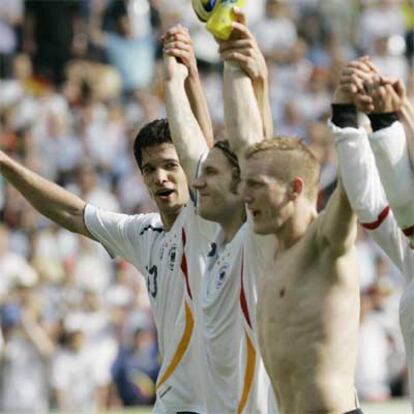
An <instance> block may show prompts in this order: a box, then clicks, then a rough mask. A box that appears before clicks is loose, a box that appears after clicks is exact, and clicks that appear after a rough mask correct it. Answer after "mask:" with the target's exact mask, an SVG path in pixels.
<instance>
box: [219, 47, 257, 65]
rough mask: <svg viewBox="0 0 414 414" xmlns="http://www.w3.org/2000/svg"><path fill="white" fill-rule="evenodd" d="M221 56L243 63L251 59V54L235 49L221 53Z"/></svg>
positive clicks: (223, 58) (224, 58)
mask: <svg viewBox="0 0 414 414" xmlns="http://www.w3.org/2000/svg"><path fill="white" fill-rule="evenodd" d="M220 57H221V59H222V60H231V61H237V62H239V63H242V64H246V63H247V62H248V61H249V59H250V56H247V55H246V54H244V53H241V52H237V51H235V50H229V51H227V52H224V53H221V54H220Z"/></svg>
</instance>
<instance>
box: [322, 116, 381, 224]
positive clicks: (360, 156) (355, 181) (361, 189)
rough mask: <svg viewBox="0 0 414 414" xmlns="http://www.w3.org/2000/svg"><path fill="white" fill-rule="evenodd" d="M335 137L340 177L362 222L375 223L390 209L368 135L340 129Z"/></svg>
mask: <svg viewBox="0 0 414 414" xmlns="http://www.w3.org/2000/svg"><path fill="white" fill-rule="evenodd" d="M330 127H331V130H332V132H333V133H334V137H335V146H336V152H337V157H338V168H339V174H340V176H341V179H342V183H343V186H344V188H345V191H346V193H347V195H348V199H349V202H350V203H351V206H352V209H353V210H354V211H355V213H356V214H357V216H358V219H359V221H360V222H361V223H363V224H364V223H373V222H375V221H376V220H377V219H378V217H379V216H380V215H381V214H382V212H383V211H384V209H386V208H387V207H388V201H387V198H386V196H385V192H384V189H383V187H382V184H381V181H380V178H379V174H378V171H377V167H376V164H375V159H374V155H373V154H372V151H371V148H370V145H369V142H368V136H367V134H366V132H365V131H364V130H363V129H356V128H351V127H347V128H339V127H337V126H336V125H334V124H332V123H330Z"/></svg>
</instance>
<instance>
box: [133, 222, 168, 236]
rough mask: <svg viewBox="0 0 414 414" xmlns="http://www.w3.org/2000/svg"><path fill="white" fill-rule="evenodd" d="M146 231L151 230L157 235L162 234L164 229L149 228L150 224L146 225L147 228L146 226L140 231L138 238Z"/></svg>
mask: <svg viewBox="0 0 414 414" xmlns="http://www.w3.org/2000/svg"><path fill="white" fill-rule="evenodd" d="M147 230H152V231H157V232H158V233H163V232H164V229H163V228H162V227H153V226H151V224H150V225H148V226H146V227H144V228H143V229H142V230H141V231H140V233H139V235H140V236H142V235H143V234H144V233H145V232H146V231H147Z"/></svg>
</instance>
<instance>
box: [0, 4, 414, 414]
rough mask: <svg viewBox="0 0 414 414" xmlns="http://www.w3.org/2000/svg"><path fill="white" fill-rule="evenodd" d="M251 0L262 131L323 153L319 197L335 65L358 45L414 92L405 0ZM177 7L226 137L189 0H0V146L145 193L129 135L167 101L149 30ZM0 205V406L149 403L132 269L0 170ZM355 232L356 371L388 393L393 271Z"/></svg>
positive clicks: (395, 296)
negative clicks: (266, 117)
mask: <svg viewBox="0 0 414 414" xmlns="http://www.w3.org/2000/svg"><path fill="white" fill-rule="evenodd" d="M247 3H248V4H247V15H248V20H249V27H250V28H251V30H252V32H253V33H254V35H255V36H256V38H257V41H258V43H259V46H260V48H261V50H262V51H263V53H264V55H265V57H266V59H267V63H268V68H269V77H270V87H271V104H272V113H273V120H274V127H275V131H276V132H277V134H284V135H293V136H297V137H300V138H303V139H304V140H305V141H306V142H307V143H308V144H309V145H310V146H311V148H312V150H313V151H314V153H315V155H316V156H317V157H318V159H319V160H320V162H321V163H322V166H323V168H322V175H321V193H320V206H321V207H322V206H323V205H324V204H325V202H326V200H327V199H328V197H329V195H330V194H331V192H332V189H333V188H334V187H335V181H336V160H335V151H334V148H333V145H332V137H331V136H330V134H329V131H328V130H327V127H326V120H327V118H328V117H329V113H330V100H331V96H332V92H333V88H334V86H335V84H336V82H337V80H338V75H339V73H340V69H341V66H342V65H343V64H344V62H346V61H348V60H350V59H352V58H354V57H356V56H361V55H363V54H369V55H370V56H371V58H372V60H373V62H374V63H375V64H376V65H377V66H378V67H379V69H380V70H381V72H382V73H384V74H385V75H388V76H391V77H396V78H400V79H402V80H403V81H404V82H405V84H406V86H407V88H408V94H409V95H410V96H411V97H412V98H413V99H414V76H413V75H414V71H413V63H414V1H413V0H407V1H405V0H348V1H346V2H345V1H342V0H289V1H288V0H254V1H253V0H251V1H249V0H248V1H247ZM177 22H180V23H182V24H184V25H185V26H187V27H188V28H189V30H190V33H191V36H192V38H193V41H194V48H195V52H196V56H197V60H198V64H199V71H200V76H201V78H202V81H203V84H204V87H205V92H206V95H207V99H208V102H209V106H210V110H211V115H212V119H213V122H214V130H215V135H216V137H217V138H221V137H223V136H224V135H225V131H224V128H223V105H222V85H221V82H222V80H221V64H220V62H219V60H218V54H217V46H216V44H215V43H214V40H213V39H212V38H211V36H210V35H209V34H208V33H207V32H206V30H205V28H204V27H203V25H202V24H201V23H200V22H198V21H197V19H196V17H195V15H194V13H193V11H192V8H191V0H168V1H167V0H59V1H57V0H55V1H50V0H47V1H46V0H28V1H24V0H1V1H0V145H1V148H2V149H3V150H5V151H6V152H7V153H8V154H11V155H12V156H13V157H15V158H16V159H17V160H19V161H21V162H23V163H24V164H25V165H26V166H28V167H29V168H30V169H32V170H34V171H36V172H38V173H39V174H41V175H42V176H44V177H46V178H48V179H50V180H53V181H55V182H57V183H58V184H60V185H62V186H64V187H65V188H67V189H69V190H70V191H72V192H74V193H76V194H78V195H80V196H81V197H82V198H83V199H84V200H86V201H87V202H90V203H92V204H94V205H96V206H99V207H101V208H104V209H107V210H111V211H117V212H121V211H122V212H124V213H128V214H135V213H142V212H149V211H153V210H154V208H155V207H154V205H153V203H152V202H151V200H150V199H149V197H148V194H147V192H146V190H145V187H144V185H143V182H142V178H141V176H140V174H139V172H138V169H137V167H136V165H135V161H134V159H133V155H132V151H131V143H132V140H133V138H134V137H135V135H136V132H137V130H138V129H139V128H140V126H141V125H143V124H144V123H146V122H148V121H150V120H153V119H154V118H157V117H163V116H165V108H164V104H163V91H162V79H161V78H160V72H161V71H160V58H161V53H162V47H161V43H160V38H161V35H162V33H163V32H164V31H166V30H167V29H168V28H170V27H171V26H172V25H173V24H175V23H177ZM362 121H363V120H362ZM0 217H1V223H0V323H1V330H0V411H3V412H8V413H12V412H46V411H47V410H48V409H49V408H55V409H58V410H62V411H71V412H82V411H84V412H91V411H93V410H95V409H99V410H102V409H104V408H107V407H119V406H132V405H139V404H151V403H152V402H153V398H154V391H155V385H154V384H155V379H156V376H157V371H158V366H159V361H158V355H157V345H156V334H155V330H154V326H153V320H152V317H151V311H150V309H149V302H148V298H147V296H146V286H145V281H144V278H143V277H142V276H141V275H139V274H138V272H137V271H136V270H135V269H134V268H133V267H132V266H131V265H129V264H127V263H125V262H122V261H112V260H111V258H110V256H109V255H108V253H107V252H106V251H105V250H104V249H103V248H102V247H100V246H98V245H97V244H96V243H94V242H92V241H89V240H87V239H85V238H82V237H80V236H77V235H74V234H72V233H69V232H67V231H64V230H62V229H60V228H58V227H57V226H56V225H54V224H52V223H51V222H50V221H48V220H46V219H45V218H43V217H41V216H40V215H38V214H37V213H36V212H34V210H33V209H32V208H31V207H30V206H29V205H28V204H27V203H26V202H25V201H24V200H23V198H22V197H21V196H20V195H19V194H18V193H17V192H16V191H15V190H13V188H12V187H11V186H9V185H7V183H5V182H4V181H2V177H1V176H0ZM357 247H358V254H359V258H360V260H359V263H360V281H361V292H362V293H361V328H360V339H359V341H360V348H359V356H358V368H357V378H356V384H357V388H358V392H359V395H360V398H361V399H365V400H370V401H383V400H386V399H388V398H391V397H392V396H399V395H405V394H406V393H407V376H406V367H405V362H404V358H405V356H404V350H403V345H402V339H401V336H400V332H399V324H398V303H399V297H400V294H401V291H402V279H401V278H400V276H399V274H398V272H397V271H396V270H395V269H394V268H393V267H392V265H390V262H389V260H388V259H387V258H386V257H385V256H384V255H383V254H382V253H381V252H380V251H379V250H378V248H377V247H376V246H375V245H374V244H373V243H372V242H371V240H370V239H369V238H368V237H367V235H366V234H365V233H364V231H362V230H360V234H359V238H358V246H357Z"/></svg>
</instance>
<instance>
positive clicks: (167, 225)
mask: <svg viewBox="0 0 414 414" xmlns="http://www.w3.org/2000/svg"><path fill="white" fill-rule="evenodd" d="M178 214H179V211H178V212H176V211H174V212H171V213H161V221H162V225H163V226H164V230H165V231H170V230H171V227H172V226H173V225H174V222H175V220H176V219H177V217H178Z"/></svg>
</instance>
